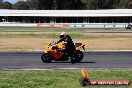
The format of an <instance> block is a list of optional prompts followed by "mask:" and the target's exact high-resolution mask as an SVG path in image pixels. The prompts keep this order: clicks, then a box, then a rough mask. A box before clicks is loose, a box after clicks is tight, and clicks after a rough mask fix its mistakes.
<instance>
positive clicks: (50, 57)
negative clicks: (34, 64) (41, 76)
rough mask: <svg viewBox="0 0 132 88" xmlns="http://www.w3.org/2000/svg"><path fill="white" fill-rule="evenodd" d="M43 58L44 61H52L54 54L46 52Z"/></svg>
mask: <svg viewBox="0 0 132 88" xmlns="http://www.w3.org/2000/svg"><path fill="white" fill-rule="evenodd" d="M41 59H42V61H43V62H44V63H50V62H51V61H52V56H51V55H50V54H49V53H44V54H43V55H42V56H41Z"/></svg>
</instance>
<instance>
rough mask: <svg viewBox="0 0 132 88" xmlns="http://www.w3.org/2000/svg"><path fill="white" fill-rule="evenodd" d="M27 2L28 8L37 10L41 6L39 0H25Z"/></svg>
mask: <svg viewBox="0 0 132 88" xmlns="http://www.w3.org/2000/svg"><path fill="white" fill-rule="evenodd" d="M27 4H28V6H29V9H34V10H38V9H39V8H41V6H40V5H39V4H40V2H39V0H27Z"/></svg>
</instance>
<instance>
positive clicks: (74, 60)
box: [71, 50, 84, 63]
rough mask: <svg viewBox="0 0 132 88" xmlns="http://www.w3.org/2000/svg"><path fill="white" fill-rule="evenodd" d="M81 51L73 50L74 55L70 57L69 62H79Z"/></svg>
mask: <svg viewBox="0 0 132 88" xmlns="http://www.w3.org/2000/svg"><path fill="white" fill-rule="evenodd" d="M83 56H84V55H83V52H82V51H79V50H78V51H75V53H74V56H73V57H72V58H71V62H73V63H79V62H80V61H81V60H82V59H83Z"/></svg>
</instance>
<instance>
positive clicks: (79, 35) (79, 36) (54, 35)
mask: <svg viewBox="0 0 132 88" xmlns="http://www.w3.org/2000/svg"><path fill="white" fill-rule="evenodd" d="M68 34H69V35H70V36H71V37H72V38H77V39H101V38H132V36H126V35H111V36H109V35H108V36H107V35H84V34H82V33H68ZM0 38H55V39H58V38H59V37H58V33H50V34H43V33H42V34H35V33H28V34H0Z"/></svg>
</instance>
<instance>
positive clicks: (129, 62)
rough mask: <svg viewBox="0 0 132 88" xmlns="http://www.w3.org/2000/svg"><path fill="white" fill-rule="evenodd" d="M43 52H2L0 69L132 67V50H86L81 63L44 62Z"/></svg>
mask: <svg viewBox="0 0 132 88" xmlns="http://www.w3.org/2000/svg"><path fill="white" fill-rule="evenodd" d="M41 55H42V52H0V70H12V69H18V70H20V69H63V68H69V69H70V68H82V67H84V68H132V51H116V52H112V51H110V52H104V51H103V52H98V51H88V52H84V56H85V57H84V59H83V60H82V62H81V63H75V64H72V63H71V62H70V61H67V62H55V61H53V62H52V63H43V62H42V61H41V59H40V57H41Z"/></svg>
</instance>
